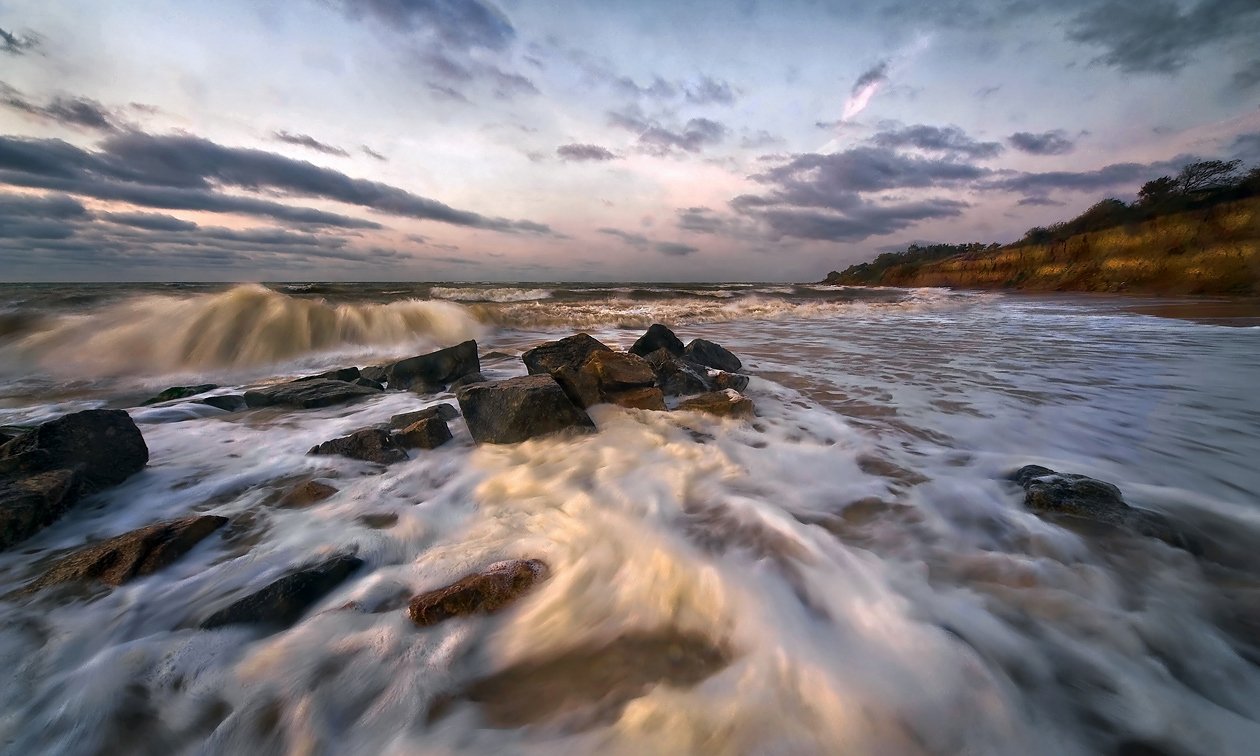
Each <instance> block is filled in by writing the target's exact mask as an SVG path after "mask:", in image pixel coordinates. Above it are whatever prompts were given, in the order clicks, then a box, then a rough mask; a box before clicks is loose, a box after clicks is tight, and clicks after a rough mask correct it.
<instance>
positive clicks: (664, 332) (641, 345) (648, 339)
mask: <svg viewBox="0 0 1260 756" xmlns="http://www.w3.org/2000/svg"><path fill="white" fill-rule="evenodd" d="M657 349H664V350H665V351H667V352H669V353H670V354H672V355H674V356H675V357H681V356H682V355H683V352H684V351H685V348H684V347H683V343H682V340H681V339H679V338H678V337H677V336H675V335H674V332H673V331H671V330H669V329H668V328H666V327H665V326H663V325H661V324H660V323H653V324H652V325H651V326H649V327H648V329H647V332H646V333H644V334H643V335H642V336H640V337H639V339H638V341H636V342H634V346H631V347H630V354H637V355H639V356H640V357H646V356H647V355H649V354H651V353H652V352H655V351H656V350H657Z"/></svg>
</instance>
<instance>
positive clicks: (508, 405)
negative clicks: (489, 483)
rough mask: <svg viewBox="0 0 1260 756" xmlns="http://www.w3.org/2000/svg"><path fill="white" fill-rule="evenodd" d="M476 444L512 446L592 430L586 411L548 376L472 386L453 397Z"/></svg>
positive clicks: (510, 379)
mask: <svg viewBox="0 0 1260 756" xmlns="http://www.w3.org/2000/svg"><path fill="white" fill-rule="evenodd" d="M456 398H457V399H459V407H460V409H461V410H462V411H463V413H464V421H465V422H466V423H467V424H468V431H469V433H471V434H472V437H473V440H474V441H476V442H477V443H479V444H486V443H488V444H515V443H519V442H521V441H525V440H526V439H530V438H534V437H536V436H544V435H548V434H551V433H556V432H559V431H564V430H569V429H573V430H577V431H589V430H594V428H595V423H593V422H591V418H590V416H589V415H587V414H586V411H585V410H584V409H582V408H581V407H578V406H577V405H575V404H574V403H573V401H572V400H571V399H570V398H569V396H568V395H567V394H566V393H565V392H564V390H563V389H561V388H560V384H558V383H557V382H556V381H555V379H553V378H552V377H551V376H549V375H524V376H521V377H519V378H508V379H507V380H502V381H489V382H487V383H474V384H473V385H471V386H465V387H464V388H462V389H460V390H459V393H458V394H457V395H456Z"/></svg>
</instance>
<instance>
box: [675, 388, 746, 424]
mask: <svg viewBox="0 0 1260 756" xmlns="http://www.w3.org/2000/svg"><path fill="white" fill-rule="evenodd" d="M678 409H680V410H690V411H692V412H704V413H707V414H710V415H716V416H718V417H734V418H748V417H752V416H753V403H752V400H751V399H749V398H748V397H746V396H744V395H743V394H741V393H739V392H738V391H733V390H731V389H726V390H725V391H710V392H709V393H707V394H701V395H700V396H697V397H694V398H692V399H687V400H686V401H684V402H682V403H680V404H679V405H678Z"/></svg>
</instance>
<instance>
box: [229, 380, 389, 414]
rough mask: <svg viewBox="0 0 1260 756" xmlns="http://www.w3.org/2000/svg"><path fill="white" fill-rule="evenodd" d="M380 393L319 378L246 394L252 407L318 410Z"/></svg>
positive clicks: (253, 390) (342, 382) (350, 384)
mask: <svg viewBox="0 0 1260 756" xmlns="http://www.w3.org/2000/svg"><path fill="white" fill-rule="evenodd" d="M379 393H381V392H380V391H377V390H376V389H372V388H367V387H365V386H356V385H354V384H353V383H346V382H345V381H330V380H325V379H319V380H311V381H298V382H295V383H281V384H279V385H276V386H264V387H263V388H258V389H252V390H250V391H246V392H245V403H246V404H247V405H248V406H249V407H251V408H256V407H272V406H284V407H297V408H299V409H315V408H317V407H331V406H332V405H334V404H343V403H345V402H352V401H356V400H359V399H366V398H367V397H369V396H376V395H377V394H379Z"/></svg>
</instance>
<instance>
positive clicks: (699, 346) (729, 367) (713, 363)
mask: <svg viewBox="0 0 1260 756" xmlns="http://www.w3.org/2000/svg"><path fill="white" fill-rule="evenodd" d="M683 356H684V357H686V358H687V359H689V360H691V361H692V362H695V363H698V364H700V365H704V366H705V367H711V368H713V369H714V370H725V371H726V372H728V373H734V372H736V371H738V370H739V369H740V368H742V367H743V366H744V365H743V363H741V362H740V361H739V358H738V357H736V356H735V355H733V354H731V353H730V352H729V351H727V350H726V348H725V347H723V346H722V345H721V344H715V343H713V342H712V341H709V340H708V339H692V341H691V343H690V344H688V345H687V348H686V349H684V350H683Z"/></svg>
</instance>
